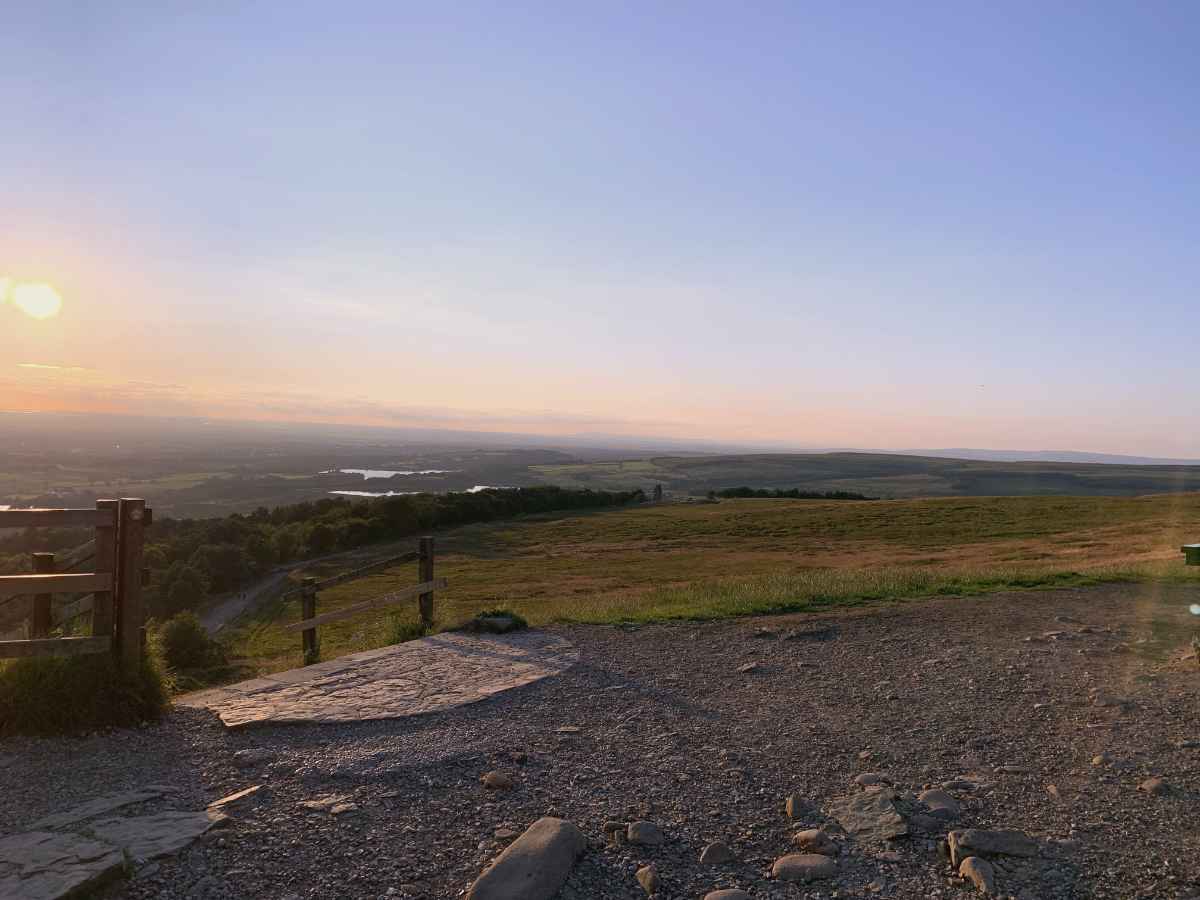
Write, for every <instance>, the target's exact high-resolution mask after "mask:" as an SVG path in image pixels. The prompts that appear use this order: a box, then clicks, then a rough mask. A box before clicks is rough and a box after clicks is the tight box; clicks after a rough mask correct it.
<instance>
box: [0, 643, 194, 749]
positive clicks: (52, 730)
mask: <svg viewBox="0 0 1200 900" xmlns="http://www.w3.org/2000/svg"><path fill="white" fill-rule="evenodd" d="M171 687H172V686H171V683H170V680H169V677H168V675H167V673H166V671H165V670H164V667H163V665H162V662H161V661H160V659H159V658H158V657H157V655H155V654H153V653H150V654H147V656H146V658H145V659H144V660H143V663H142V666H141V667H140V668H139V669H138V670H137V671H134V672H130V671H126V670H125V669H123V668H122V667H121V666H120V665H119V664H118V663H117V662H116V661H115V660H114V659H113V657H112V656H111V655H110V654H108V653H95V654H91V655H87V656H71V657H65V658H54V657H40V658H33V659H18V660H13V661H10V662H8V663H6V664H4V665H3V667H0V737H7V736H11V735H16V734H29V735H52V734H79V733H86V732H89V731H96V730H98V729H103V728H116V727H128V726H132V725H138V724H140V723H142V722H148V721H156V720H157V719H158V718H159V717H160V716H161V715H162V713H163V712H164V711H165V709H166V707H167V698H168V696H169V695H170V693H171Z"/></svg>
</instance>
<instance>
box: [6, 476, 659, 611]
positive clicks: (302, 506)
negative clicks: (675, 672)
mask: <svg viewBox="0 0 1200 900" xmlns="http://www.w3.org/2000/svg"><path fill="white" fill-rule="evenodd" d="M645 499H646V496H645V494H644V493H643V492H642V491H641V490H635V491H594V490H590V489H588V490H574V489H569V488H560V487H553V486H546V487H526V488H512V489H489V490H484V491H478V492H476V493H450V494H414V495H411V496H406V497H382V498H379V499H364V500H349V499H344V498H336V499H335V498H324V499H321V500H315V501H311V502H305V503H296V504H293V505H290V506H278V507H275V508H274V509H267V508H266V507H260V508H258V509H256V510H254V512H252V513H249V514H246V515H243V514H240V513H234V514H232V515H229V516H226V517H225V518H223V519H171V518H166V517H161V518H160V517H157V516H156V517H155V519H154V524H153V525H151V526H150V528H149V530H148V531H147V535H146V565H147V566H148V567H149V568H150V570H151V573H152V575H151V580H150V588H149V590H148V594H147V605H148V607H149V610H150V613H151V614H152V615H154V616H157V617H167V616H170V615H173V614H174V613H176V612H179V611H181V610H185V609H191V608H193V607H195V606H196V605H197V604H199V603H200V602H201V601H203V600H204V598H205V597H206V596H208V595H209V594H219V593H224V592H226V591H235V590H237V589H239V588H241V587H243V586H245V585H247V584H249V583H250V582H252V581H254V580H255V579H257V578H260V577H261V576H263V575H265V574H266V573H268V572H269V571H270V570H271V569H273V568H274V567H275V566H277V565H279V564H281V563H288V562H293V561H295V560H303V559H308V558H311V557H315V556H322V555H325V554H327V553H333V552H335V551H338V550H352V549H354V548H356V547H362V546H364V545H366V544H372V543H375V542H377V541H390V540H396V539H398V538H403V537H405V536H407V535H416V534H420V533H425V532H429V531H435V530H438V529H443V528H452V527H454V526H457V525H467V524H470V523H473V522H490V521H492V520H494V519H505V518H509V517H512V516H517V515H521V514H524V513H537V512H550V511H555V510H570V509H595V508H599V507H606V506H620V505H624V504H627V503H633V502H640V501H643V500H645ZM48 533H49V532H48V530H47V529H40V530H34V529H30V530H28V531H23V532H19V533H17V534H14V535H11V536H9V537H7V538H5V539H4V540H3V542H0V549H2V552H3V553H5V554H13V555H11V556H7V557H6V556H0V571H5V570H7V571H18V572H21V571H23V572H28V571H29V556H28V553H29V552H31V551H34V550H59V549H63V548H65V547H68V546H77V545H78V544H80V543H82V542H84V541H86V540H88V538H90V537H91V532H90V531H79V532H75V531H74V530H73V529H72V530H71V532H70V533H69V534H68V533H65V532H62V533H60V534H59V535H58V536H56V537H55V538H51V539H49V540H48V539H47V537H46V535H47V534H48Z"/></svg>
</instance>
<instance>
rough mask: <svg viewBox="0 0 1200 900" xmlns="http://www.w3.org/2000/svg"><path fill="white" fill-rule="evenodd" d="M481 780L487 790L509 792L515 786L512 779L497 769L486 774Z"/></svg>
mask: <svg viewBox="0 0 1200 900" xmlns="http://www.w3.org/2000/svg"><path fill="white" fill-rule="evenodd" d="M479 780H480V781H482V782H483V786H484V787H485V788H487V789H488V790H492V791H507V790H508V789H509V788H511V787H512V786H513V780H512V778H510V777H509V776H508V775H505V774H504V773H503V772H501V771H499V770H497V769H493V770H492V771H491V772H485V773H484V774H483V775H482V776H480V779H479Z"/></svg>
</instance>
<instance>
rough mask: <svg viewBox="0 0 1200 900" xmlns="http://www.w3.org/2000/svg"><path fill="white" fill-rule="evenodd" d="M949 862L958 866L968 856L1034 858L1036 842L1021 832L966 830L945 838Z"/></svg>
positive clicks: (952, 832)
mask: <svg viewBox="0 0 1200 900" xmlns="http://www.w3.org/2000/svg"><path fill="white" fill-rule="evenodd" d="M946 838H947V841H948V842H949V846H950V862H951V863H952V864H953V865H955V866H958V865H960V864H961V863H962V861H963V860H964V859H966V858H967V857H968V856H1024V857H1029V856H1036V855H1037V841H1035V840H1034V839H1033V838H1031V837H1030V836H1029V835H1027V834H1025V832H1023V831H1016V830H1011V829H997V830H992V831H988V830H984V829H981V828H968V829H966V830H965V831H951V832H950V833H949V834H948V835H947V836H946Z"/></svg>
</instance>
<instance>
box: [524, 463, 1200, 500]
mask: <svg viewBox="0 0 1200 900" xmlns="http://www.w3.org/2000/svg"><path fill="white" fill-rule="evenodd" d="M530 471H531V472H532V473H533V474H534V475H535V476H536V477H538V478H539V479H542V480H544V481H546V482H548V483H553V484H559V485H563V486H571V487H592V488H605V487H616V486H618V485H619V486H621V487H623V488H629V487H642V488H644V489H648V488H650V487H652V486H653V485H654V484H658V483H661V484H662V485H664V487H666V488H667V489H668V490H669V491H671V492H673V493H676V494H691V495H702V494H705V493H707V492H708V491H709V490H719V489H721V488H727V487H734V486H737V485H749V486H751V487H766V488H800V489H801V490H808V491H858V492H860V493H864V494H868V495H871V496H876V497H889V498H890V497H949V496H968V497H986V496H998V495H1012V496H1037V495H1043V496H1048V495H1057V494H1068V495H1073V496H1134V495H1138V494H1153V493H1169V492H1175V491H1198V490H1200V466H1124V465H1100V464H1084V463H1052V462H985V461H977V460H963V459H942V458H938V457H930V456H901V455H896V454H888V453H811V454H805V453H778V454H776V453H766V454H744V455H736V456H657V457H652V458H649V459H638V460H628V461H624V462H596V463H576V464H557V465H555V464H551V465H539V466H531V467H530Z"/></svg>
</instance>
